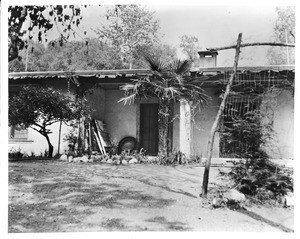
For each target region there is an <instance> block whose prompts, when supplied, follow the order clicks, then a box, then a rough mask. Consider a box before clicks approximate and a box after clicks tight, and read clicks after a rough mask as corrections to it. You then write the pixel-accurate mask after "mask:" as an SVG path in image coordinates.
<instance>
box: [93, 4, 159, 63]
mask: <svg viewBox="0 0 300 239" xmlns="http://www.w3.org/2000/svg"><path fill="white" fill-rule="evenodd" d="M107 19H108V25H107V26H106V25H104V24H103V25H102V27H101V28H98V29H97V30H96V31H95V32H96V33H97V34H98V35H99V38H100V39H101V40H103V41H104V42H105V43H107V44H109V46H115V47H117V48H118V49H119V53H120V56H121V59H122V61H123V62H124V63H127V64H128V63H129V64H132V62H133V54H134V52H135V51H136V50H137V49H138V48H139V47H141V46H149V45H152V44H153V43H155V42H158V29H159V22H158V20H155V19H154V12H151V11H149V10H147V9H146V8H144V7H141V6H139V5H118V7H117V8H114V9H112V10H109V11H108V12H107Z"/></svg>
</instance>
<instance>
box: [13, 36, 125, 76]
mask: <svg viewBox="0 0 300 239" xmlns="http://www.w3.org/2000/svg"><path fill="white" fill-rule="evenodd" d="M86 41H88V42H89V44H88V46H86V44H85V41H70V42H67V43H65V44H64V45H63V46H60V45H59V44H58V40H55V41H51V42H49V44H48V45H47V46H46V48H45V47H44V45H43V44H41V43H38V42H32V43H30V50H29V52H28V62H27V66H28V67H27V71H49V70H52V71H74V70H103V69H121V68H124V67H125V66H124V65H123V63H122V61H121V59H120V58H119V56H118V49H117V48H116V47H110V46H108V45H107V44H105V43H103V42H101V41H100V40H99V39H97V38H86ZM53 43H54V44H53ZM32 48H33V50H31V49H32ZM19 54H20V56H21V57H22V59H21V60H20V61H19V60H15V61H11V62H9V71H10V72H20V71H25V65H26V50H22V51H20V52H19Z"/></svg>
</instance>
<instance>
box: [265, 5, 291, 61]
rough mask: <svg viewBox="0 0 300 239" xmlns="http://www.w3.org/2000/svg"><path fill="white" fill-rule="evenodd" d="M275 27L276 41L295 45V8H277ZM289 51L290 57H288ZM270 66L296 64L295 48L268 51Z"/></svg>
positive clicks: (277, 48)
mask: <svg viewBox="0 0 300 239" xmlns="http://www.w3.org/2000/svg"><path fill="white" fill-rule="evenodd" d="M276 13H277V19H276V22H275V25H274V40H275V41H277V42H282V43H286V42H288V43H295V7H291V6H290V7H277V8H276ZM287 51H288V54H289V57H287ZM268 59H269V64H270V65H286V64H287V63H288V62H289V64H295V50H294V48H289V49H286V48H284V47H280V48H279V47H272V48H270V50H269V51H268Z"/></svg>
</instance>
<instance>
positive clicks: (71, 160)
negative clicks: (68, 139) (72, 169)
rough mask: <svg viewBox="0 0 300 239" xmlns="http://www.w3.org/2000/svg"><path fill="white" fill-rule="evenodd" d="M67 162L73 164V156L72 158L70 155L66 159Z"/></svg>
mask: <svg viewBox="0 0 300 239" xmlns="http://www.w3.org/2000/svg"><path fill="white" fill-rule="evenodd" d="M68 161H69V163H71V162H73V156H72V155H70V156H69V157H68Z"/></svg>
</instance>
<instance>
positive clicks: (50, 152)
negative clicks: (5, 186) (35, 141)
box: [43, 134, 53, 158]
mask: <svg viewBox="0 0 300 239" xmlns="http://www.w3.org/2000/svg"><path fill="white" fill-rule="evenodd" d="M43 135H44V137H45V138H46V140H47V143H48V147H49V151H48V158H52V156H53V145H52V144H51V142H50V138H49V136H48V134H43Z"/></svg>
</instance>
